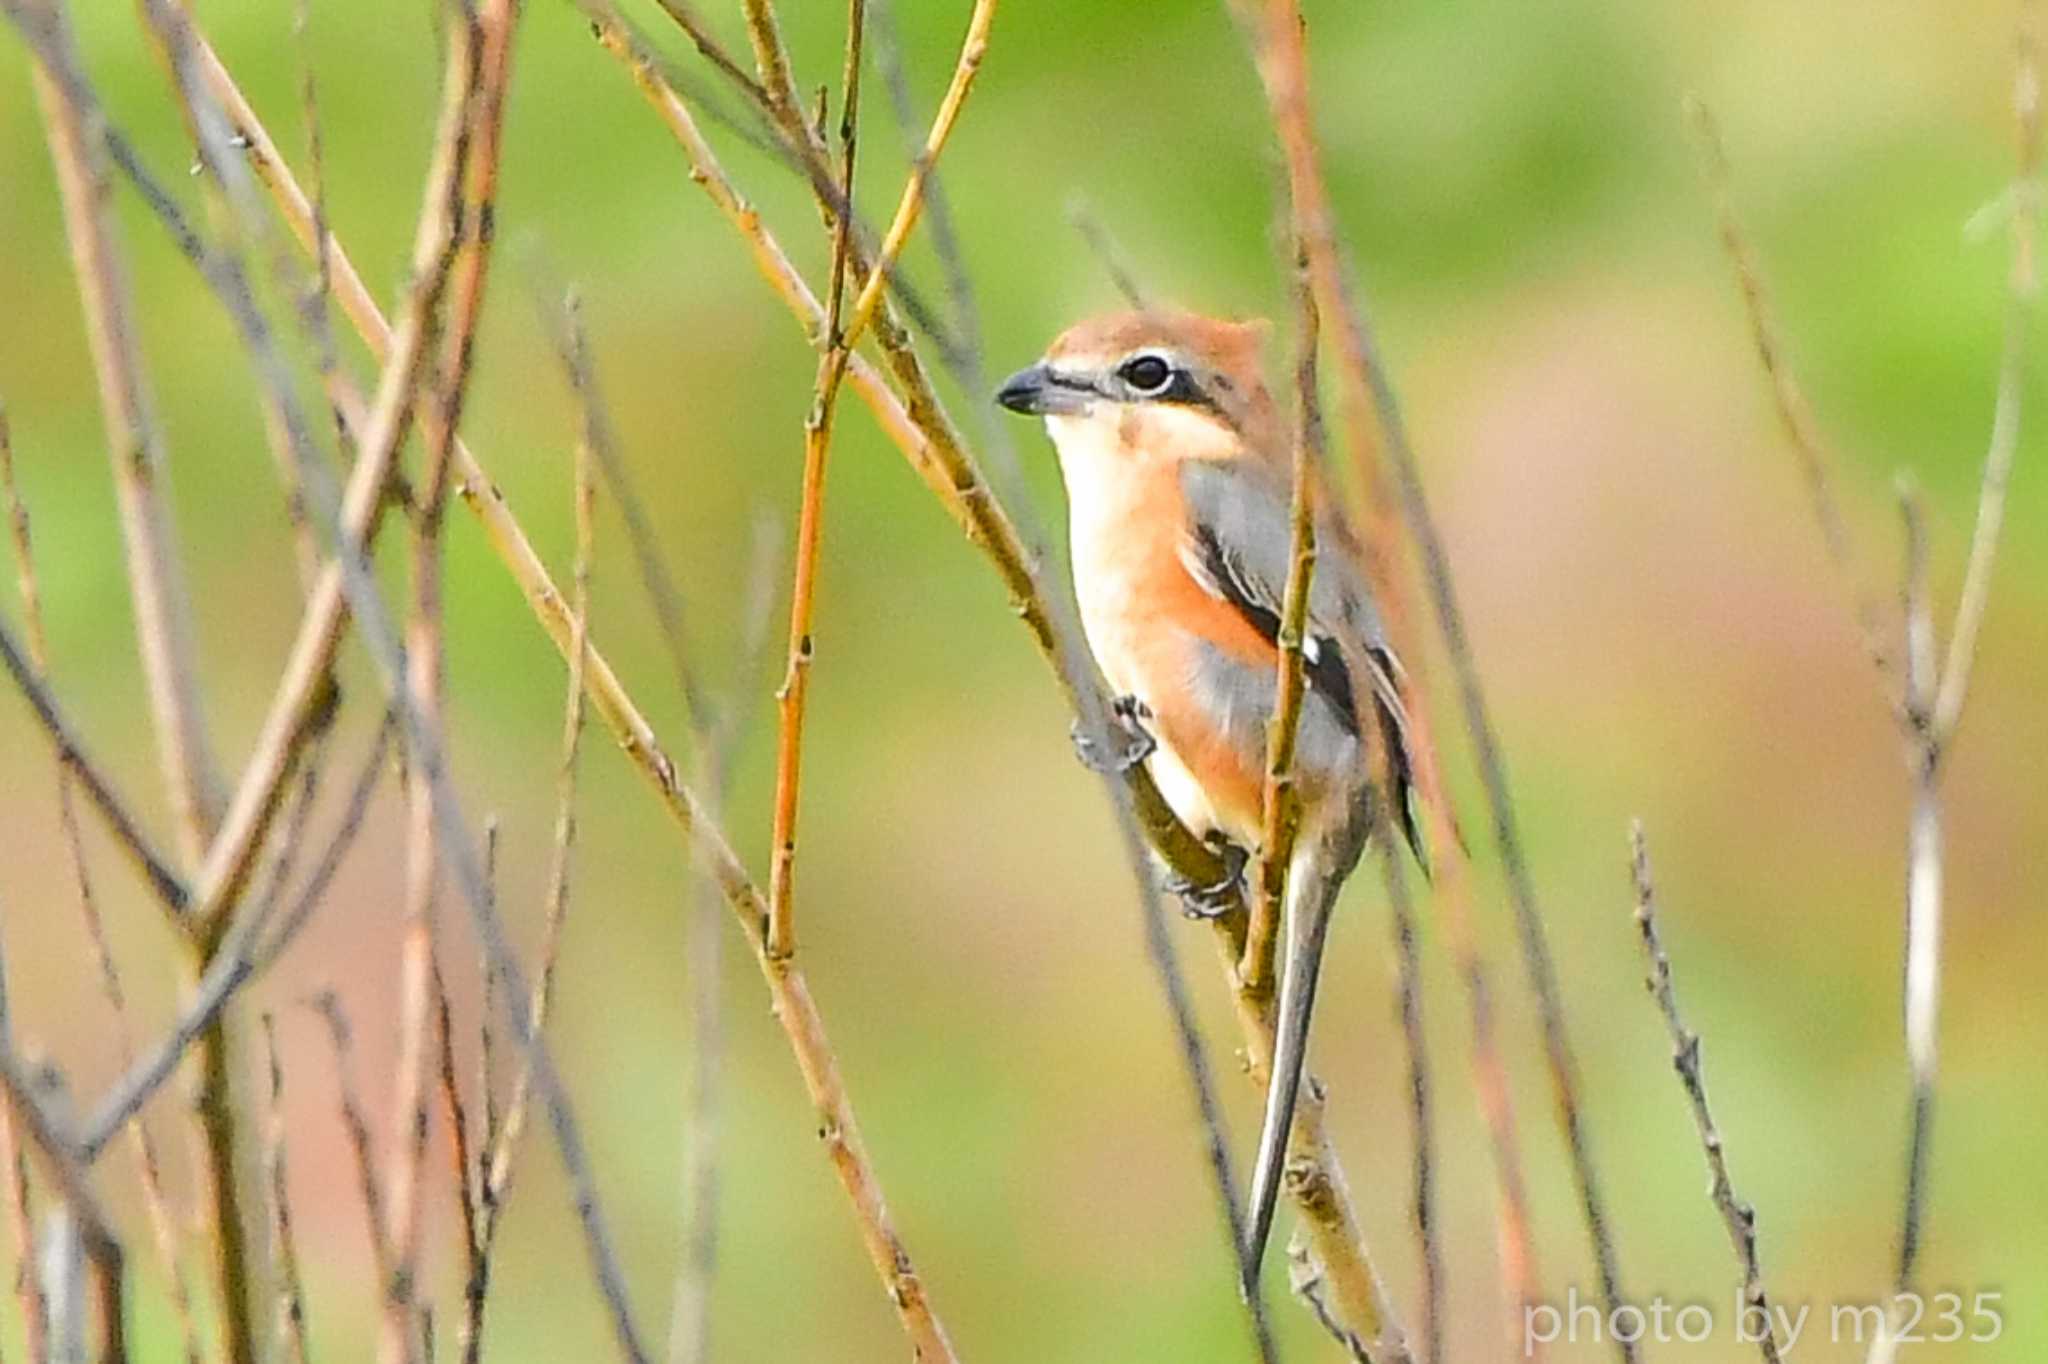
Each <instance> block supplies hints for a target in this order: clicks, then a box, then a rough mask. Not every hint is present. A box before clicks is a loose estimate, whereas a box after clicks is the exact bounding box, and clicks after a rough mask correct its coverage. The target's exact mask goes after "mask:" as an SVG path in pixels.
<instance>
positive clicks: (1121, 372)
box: [1117, 355, 1173, 396]
mask: <svg viewBox="0 0 2048 1364" xmlns="http://www.w3.org/2000/svg"><path fill="white" fill-rule="evenodd" d="M1117 374H1118V376H1119V377H1120V378H1122V379H1123V381H1124V382H1125V383H1127V384H1129V385H1130V386H1131V388H1132V389H1133V390H1134V391H1135V392H1138V393H1143V394H1146V395H1147V396H1151V395H1154V394H1159V393H1164V392H1165V391H1166V388H1167V385H1169V384H1171V383H1172V382H1173V366H1172V365H1169V364H1168V363H1166V361H1165V360H1164V359H1163V358H1162V357H1160V356H1157V355H1134V356H1132V357H1131V358H1130V359H1128V360H1126V361H1124V363H1123V365H1122V367H1121V368H1119V369H1118V370H1117Z"/></svg>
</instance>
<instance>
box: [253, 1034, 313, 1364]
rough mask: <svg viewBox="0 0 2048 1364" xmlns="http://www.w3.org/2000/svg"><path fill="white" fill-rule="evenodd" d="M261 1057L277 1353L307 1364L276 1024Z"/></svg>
mask: <svg viewBox="0 0 2048 1364" xmlns="http://www.w3.org/2000/svg"><path fill="white" fill-rule="evenodd" d="M262 1023H263V1054H264V1061H265V1065H266V1069H267V1070H268V1073H269V1076H270V1087H269V1091H268V1094H267V1095H266V1100H265V1104H264V1112H263V1185H264V1192H265V1193H266V1194H267V1195H268V1197H267V1198H266V1200H265V1201H266V1202H267V1203H268V1205H269V1207H268V1211H269V1214H270V1273H271V1282H272V1284H273V1285H274V1287H275V1291H276V1293H277V1320H276V1326H275V1330H276V1332H277V1350H278V1352H279V1354H280V1356H281V1357H282V1358H284V1359H285V1360H287V1361H288V1364H306V1290H305V1285H304V1283H303V1282H301V1280H300V1277H299V1250H298V1241H297V1237H296V1235H295V1234H294V1232H293V1229H292V1199H291V1182H290V1179H289V1173H290V1172H289V1170H288V1168H287V1165H286V1160H285V1121H284V1061H283V1058H282V1057H281V1056H280V1054H279V1052H278V1049H277V1020H276V1019H275V1018H273V1017H272V1016H271V1015H270V1014H269V1013H268V1012H266V1013H264V1015H263V1017H262Z"/></svg>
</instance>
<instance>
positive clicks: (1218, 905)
mask: <svg viewBox="0 0 2048 1364" xmlns="http://www.w3.org/2000/svg"><path fill="white" fill-rule="evenodd" d="M1202 841H1203V842H1205V843H1207V844H1208V845H1209V847H1210V848H1211V849H1213V850H1214V851H1215V853H1216V855H1217V856H1218V857H1220V858H1222V859H1223V875H1222V877H1221V878H1220V879H1219V880H1217V881H1215V882H1213V883H1211V884H1209V885H1202V884H1200V883H1198V882H1196V881H1194V880H1191V879H1190V878H1188V877H1185V876H1182V875H1181V874H1180V873H1178V872H1176V871H1172V870H1169V871H1167V873H1166V875H1165V877H1164V882H1165V886H1166V889H1167V890H1168V891H1169V892H1171V893H1172V894H1174V895H1176V896H1178V897H1179V898H1180V905H1181V912H1182V913H1184V914H1186V915H1187V916H1188V917H1189V918H1190V919H1219V918H1221V917H1223V916H1224V915H1225V914H1228V913H1230V911H1232V910H1233V909H1236V908H1238V907H1239V906H1240V905H1242V904H1243V903H1244V870H1245V867H1246V865H1247V864H1248V863H1249V862H1250V860H1251V858H1250V856H1249V855H1248V854H1247V853H1246V852H1245V850H1244V849H1243V848H1240V847H1238V846H1237V844H1235V843H1232V842H1231V841H1230V840H1229V839H1227V838H1223V837H1220V836H1218V835H1214V834H1212V835H1210V836H1209V837H1208V838H1206V839H1204V840H1202Z"/></svg>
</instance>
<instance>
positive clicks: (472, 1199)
mask: <svg viewBox="0 0 2048 1364" xmlns="http://www.w3.org/2000/svg"><path fill="white" fill-rule="evenodd" d="M433 985H434V1035H435V1040H436V1042H437V1043H438V1050H439V1054H440V1074H439V1077H438V1080H439V1086H440V1092H441V1113H442V1116H443V1117H444V1118H446V1119H447V1122H448V1155H449V1161H448V1163H449V1166H450V1167H451V1168H450V1173H451V1174H452V1175H453V1176H454V1180H453V1182H454V1185H455V1210H456V1212H457V1214H458V1215H459V1218H460V1227H461V1231H462V1266H463V1276H462V1322H461V1325H460V1327H459V1328H458V1329H459V1334H458V1336H457V1337H456V1341H457V1349H458V1350H459V1351H460V1353H461V1357H462V1358H463V1359H464V1360H470V1359H473V1358H476V1357H478V1356H479V1355H480V1353H481V1350H482V1341H483V1320H484V1298H485V1294H486V1293H487V1292H488V1284H489V1273H490V1269H489V1260H488V1259H487V1258H486V1256H485V1254H484V1245H483V1221H482V1212H481V1209H480V1208H479V1206H478V1201H479V1200H478V1194H477V1181H476V1179H475V1167H476V1159H477V1157H476V1156H475V1155H474V1154H473V1153H472V1150H471V1143H472V1135H471V1130H470V1121H469V1109H468V1105H467V1104H465V1103H464V1102H463V1098H462V1081H461V1079H460V1078H459V1077H458V1076H457V1074H456V1069H455V1028H454V1010H453V1009H452V1008H451V1006H450V1004H449V1001H448V981H447V978H446V977H445V976H443V975H442V973H441V963H440V961H439V960H438V959H437V960H436V961H435V962H434V972H433Z"/></svg>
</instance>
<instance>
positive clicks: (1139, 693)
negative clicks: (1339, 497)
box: [1069, 459, 1277, 845]
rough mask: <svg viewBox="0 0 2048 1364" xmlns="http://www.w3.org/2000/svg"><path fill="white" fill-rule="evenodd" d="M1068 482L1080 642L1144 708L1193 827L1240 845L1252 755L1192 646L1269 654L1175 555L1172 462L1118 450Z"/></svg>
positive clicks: (1178, 516)
mask: <svg viewBox="0 0 2048 1364" xmlns="http://www.w3.org/2000/svg"><path fill="white" fill-rule="evenodd" d="M1088 484H1089V486H1087V487H1086V488H1078V489H1077V488H1070V490H1069V497H1070V502H1071V510H1072V512H1073V528H1072V532H1073V546H1072V548H1073V556H1074V582H1075V589H1076V595H1077V596H1078V598H1079V601H1080V606H1081V618H1082V624H1083V627H1084V628H1085V630H1086V631H1087V635H1088V643H1089V647H1090V648H1091V649H1092V650H1093V652H1094V654H1095V657H1096V661H1097V663H1099V664H1100V665H1101V667H1102V671H1103V674H1104V676H1105V677H1106V678H1107V680H1108V681H1109V684H1110V686H1111V687H1112V688H1113V689H1114V690H1115V691H1116V692H1117V693H1118V694H1119V695H1132V696H1135V697H1137V698H1138V699H1139V700H1140V701H1142V702H1143V703H1144V704H1145V705H1146V707H1147V708H1148V709H1149V710H1150V711H1151V712H1152V719H1151V720H1150V721H1149V722H1147V728H1148V729H1150V730H1151V732H1152V735H1153V737H1154V738H1155V739H1157V740H1158V741H1159V744H1160V746H1161V749H1162V750H1163V751H1162V753H1161V754H1159V755H1158V756H1157V757H1155V759H1154V775H1155V778H1156V779H1157V780H1158V781H1159V784H1160V789H1161V791H1162V793H1163V794H1164V795H1165V796H1166V798H1167V800H1168V802H1169V803H1170V804H1172V805H1173V807H1174V810H1175V812H1176V813H1177V814H1179V815H1180V816H1181V818H1182V819H1183V820H1184V821H1185V822H1186V823H1188V824H1189V826H1190V827H1191V828H1193V829H1194V830H1195V831H1196V832H1197V833H1206V832H1209V831H1210V830H1212V829H1214V830H1218V831H1221V832H1222V833H1224V834H1226V835H1228V836H1229V837H1231V838H1232V839H1234V840H1236V841H1238V842H1240V843H1245V844H1247V845H1249V844H1250V843H1252V842H1254V841H1255V840H1256V834H1257V830H1258V827H1259V805H1260V786H1261V781H1262V777H1263V773H1262V771H1261V768H1262V755H1261V754H1259V753H1247V752H1245V751H1244V750H1243V749H1242V748H1241V747H1240V746H1239V745H1238V744H1235V743H1233V742H1231V741H1230V739H1229V737H1228V735H1227V734H1225V732H1224V731H1223V730H1222V729H1221V727H1220V726H1219V725H1218V724H1217V723H1216V721H1215V719H1214V717H1213V715H1212V714H1211V712H1210V711H1209V709H1208V707H1207V704H1206V702H1205V698H1204V697H1203V696H1201V695H1200V694H1199V693H1200V688H1199V686H1198V684H1197V669H1198V665H1199V661H1200V655H1199V653H1198V652H1197V651H1198V649H1199V648H1200V647H1201V646H1202V645H1203V644H1204V643H1206V644H1207V645H1209V646H1210V647H1212V648H1214V649H1217V650H1220V651H1222V652H1223V653H1225V654H1227V655H1228V656H1230V657H1233V658H1237V659H1241V660H1243V661H1244V662H1247V663H1251V664H1253V665H1254V666H1257V667H1264V668H1271V667H1274V666H1275V664H1276V663H1277V655H1276V654H1275V652H1274V649H1273V647H1272V645H1271V644H1269V643H1268V642H1267V641H1266V640H1265V638H1264V637H1263V636H1261V635H1260V634H1259V633H1258V631H1257V630H1255V629H1254V628H1252V626H1251V625H1250V624H1249V623H1247V622H1246V621H1245V619H1244V618H1243V617H1242V616H1240V615H1239V614H1238V613H1237V612H1236V611H1234V610H1232V609H1231V608H1230V607H1229V606H1227V605H1226V604H1224V603H1223V602H1221V601H1219V600H1217V599H1216V598H1215V597H1213V596H1211V595H1210V594H1209V593H1208V592H1206V591H1204V590H1203V589H1202V587H1201V585H1200V584H1198V583H1197V582H1196V581H1195V579H1194V578H1193V577H1192V576H1191V575H1190V574H1189V572H1188V570H1187V567H1186V565H1185V564H1184V563H1183V562H1182V559H1181V545H1182V542H1183V540H1184V529H1183V528H1184V527H1185V525H1186V511H1185V505H1184V500H1183V498H1182V495H1181V491H1180V483H1179V480H1178V478H1177V477H1176V474H1175V471H1174V468H1173V466H1172V464H1171V463H1169V462H1166V461H1148V460H1143V459H1131V460H1128V461H1120V462H1119V464H1118V466H1117V467H1116V468H1115V469H1114V471H1112V472H1110V473H1109V474H1108V476H1098V477H1095V478H1091V479H1090V480H1088Z"/></svg>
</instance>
